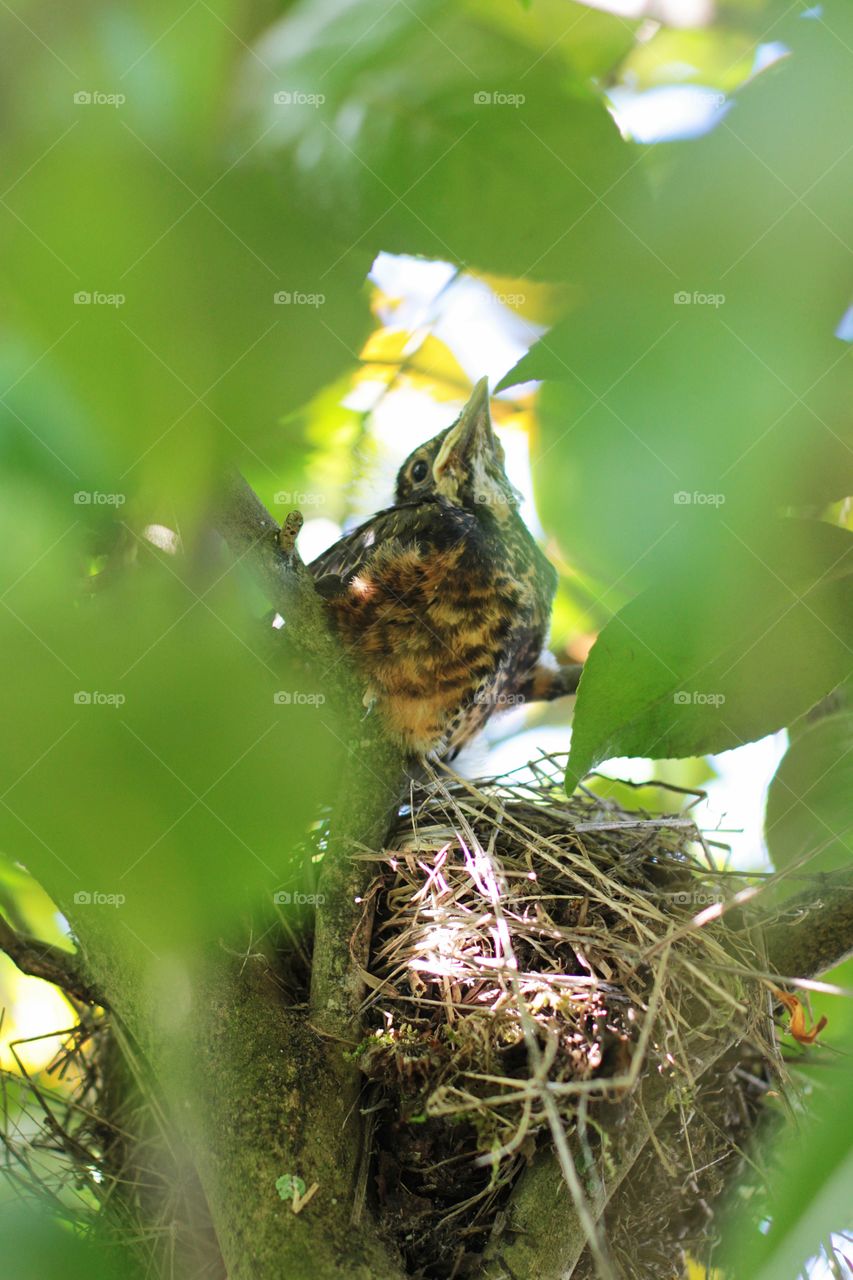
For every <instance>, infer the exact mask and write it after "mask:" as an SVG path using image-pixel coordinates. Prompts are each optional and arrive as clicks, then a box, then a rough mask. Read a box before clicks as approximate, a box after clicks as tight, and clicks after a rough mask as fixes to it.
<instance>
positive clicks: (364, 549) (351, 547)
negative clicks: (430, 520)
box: [308, 502, 440, 584]
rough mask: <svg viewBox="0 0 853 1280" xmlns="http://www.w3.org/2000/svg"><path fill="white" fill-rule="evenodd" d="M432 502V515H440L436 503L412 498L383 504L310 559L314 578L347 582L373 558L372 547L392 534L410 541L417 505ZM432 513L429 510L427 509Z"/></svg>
mask: <svg viewBox="0 0 853 1280" xmlns="http://www.w3.org/2000/svg"><path fill="white" fill-rule="evenodd" d="M433 506H435V508H436V511H435V516H434V518H440V512H439V509H438V504H435V503H424V502H411V503H401V504H400V505H399V506H396V507H386V509H385V510H384V511H378V512H377V513H376V515H375V516H371V517H370V519H369V520H365V522H364V524H360V525H359V526H358V528H357V529H353V530H352V532H351V533H347V534H344V536H343V537H342V538H340V539H339V540H338V541H337V542H335V543H333V545H332V546H331V547H328V548H327V550H325V551H324V552H322V554H321V555H319V556H318V557H317V559H316V560H312V561H311V563H310V564H309V566H308V568H309V569H310V570H311V573H312V574H313V575H314V577H315V578H316V579H318V580H319V579H321V578H326V577H332V578H338V579H340V581H341V583H344V584H345V583H347V582H349V581H350V580H351V579H352V578H354V577H355V575H356V574H357V573H358V572H359V570H360V569H363V568H364V567H365V565H366V563H367V562H368V561H369V560H370V559H371V558H372V555H373V552H374V548H375V547H377V546H379V545H380V544H381V543H383V542H388V541H390V540H391V539H392V538H397V539H399V540H400V542H401V543H403V544H404V545H405V544H407V543H409V542H411V541H412V540H413V539H414V538H415V537H416V534H415V532H414V530H415V528H416V527H418V526H419V525H421V524H422V523H423V521H422V519H421V520H418V518H417V517H418V515H419V514H421V513H419V512H418V508H421V509H424V508H427V507H433ZM429 514H430V515H432V512H430V513H429Z"/></svg>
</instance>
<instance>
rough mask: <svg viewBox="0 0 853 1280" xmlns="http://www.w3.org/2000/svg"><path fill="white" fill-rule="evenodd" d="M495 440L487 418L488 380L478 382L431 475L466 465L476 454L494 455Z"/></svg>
mask: <svg viewBox="0 0 853 1280" xmlns="http://www.w3.org/2000/svg"><path fill="white" fill-rule="evenodd" d="M496 445H497V440H496V437H495V433H494V431H493V430H492V419H491V417H490V415H489V380H488V378H481V379H480V381H479V382H478V383H477V385H476V386H475V388H474V390H473V391H472V392H471V399H470V400H469V401H468V403H467V404H466V406H465V408H464V409H463V410H462V412H461V413H460V415H459V419H458V421H457V422H456V423H455V424H454V426H453V427H452V428H451V430H450V431H448V433H447V436H446V437H445V440H444V443H443V444H442V446H441V449H440V450H439V452H438V456H437V458H436V460H435V463H434V466H433V471H434V474H435V475H436V476H441V475H442V474H443V473H444V472H445V471H446V470H447V468H448V467H450V466H452V465H453V463H454V462H457V463H463V464H464V463H466V462H467V461H468V460H469V459H471V458H474V457H476V456H477V455H478V454H489V453H491V454H493V455H494V454H495V452H496Z"/></svg>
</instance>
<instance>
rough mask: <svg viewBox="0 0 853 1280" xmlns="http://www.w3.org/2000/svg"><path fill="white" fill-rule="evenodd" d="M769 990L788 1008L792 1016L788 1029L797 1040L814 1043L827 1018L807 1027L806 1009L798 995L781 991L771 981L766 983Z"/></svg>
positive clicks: (800, 1042)
mask: <svg viewBox="0 0 853 1280" xmlns="http://www.w3.org/2000/svg"><path fill="white" fill-rule="evenodd" d="M765 985H766V986H767V987H768V988H769V990H770V991H771V992H772V993H773V995H774V996H775V997H776V999H777V1000H779V1001H781V1003H782V1004H783V1005H784V1006H785V1008H786V1009H787V1010H788V1013H789V1015H790V1018H791V1025H790V1027H789V1028H788V1030H789V1031H790V1032H791V1035H792V1036H793V1037H794V1039H795V1040H796V1041H797V1043H798V1044H814V1042H815V1040H817V1038H818V1036H819V1035H820V1033H821V1031H823V1029H824V1027H825V1026H826V1021H827V1020H826V1018H821V1019H820V1020H819V1021H818V1022H816V1023H815V1025H814V1026H813V1027H812V1029H811V1030H810V1031H809V1030H807V1029H806V1027H807V1024H806V1010H805V1007H804V1005H803V1003H802V1001H801V1000H798V999H797V997H796V996H790V995H788V993H787V991H780V990H779V988H778V987H774V986H773V984H772V983H771V982H767V983H765Z"/></svg>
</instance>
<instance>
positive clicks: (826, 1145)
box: [725, 1035, 853, 1280]
mask: <svg viewBox="0 0 853 1280" xmlns="http://www.w3.org/2000/svg"><path fill="white" fill-rule="evenodd" d="M851 1050H853V1040H851V1038H850V1036H849V1035H848V1037H847V1041H846V1044H844V1046H843V1052H842V1054H841V1055H840V1062H837V1063H835V1064H833V1065H832V1066H829V1067H828V1068H827V1067H824V1069H823V1070H822V1071H821V1072H820V1077H821V1078H820V1086H821V1092H820V1093H819V1094H818V1093H816V1092H815V1093H814V1094H813V1095H812V1099H811V1106H810V1107H809V1113H808V1114H807V1115H805V1116H803V1117H802V1120H801V1124H800V1125H799V1131H798V1133H797V1134H796V1135H792V1134H791V1133H790V1132H789V1131H786V1132H784V1133H783V1134H782V1135H780V1137H779V1138H777V1141H776V1149H775V1160H774V1161H773V1166H772V1172H771V1175H770V1200H769V1206H768V1207H769V1214H770V1219H771V1222H770V1227H769V1230H767V1231H766V1232H762V1231H760V1230H758V1228H757V1226H756V1224H755V1223H754V1221H752V1220H751V1215H750V1216H749V1217H747V1215H744V1219H743V1220H742V1221H741V1223H740V1224H739V1227H736V1229H735V1230H734V1231H733V1232H732V1233H728V1232H727V1233H726V1235H727V1245H726V1248H725V1261H726V1264H727V1265H726V1271H727V1273H729V1271H730V1273H731V1275H732V1276H733V1277H735V1278H736V1280H795V1277H797V1276H798V1275H800V1274H801V1268H802V1266H803V1264H804V1263H805V1262H806V1260H807V1259H808V1258H809V1257H812V1256H814V1255H815V1254H816V1253H817V1252H818V1251H819V1249H820V1247H821V1245H822V1244H823V1243H824V1242H825V1241H826V1240H827V1238H828V1237H829V1235H830V1233H831V1232H833V1231H844V1230H846V1229H847V1228H848V1227H849V1222H850V1186H851V1183H853V1151H851V1148H850V1134H851V1133H853V1072H851V1069H850V1066H849V1061H850V1053H851Z"/></svg>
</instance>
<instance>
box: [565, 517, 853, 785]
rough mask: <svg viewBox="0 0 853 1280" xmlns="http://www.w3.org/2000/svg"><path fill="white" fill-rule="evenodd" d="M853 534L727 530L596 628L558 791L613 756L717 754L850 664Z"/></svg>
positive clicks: (783, 717) (813, 527)
mask: <svg viewBox="0 0 853 1280" xmlns="http://www.w3.org/2000/svg"><path fill="white" fill-rule="evenodd" d="M851 574H853V536H851V535H850V534H849V533H847V532H845V531H844V530H842V529H838V528H836V527H834V526H831V525H826V524H820V523H816V522H815V523H808V522H801V521H794V520H789V521H780V522H778V524H776V525H772V526H769V527H768V528H767V529H765V530H764V531H763V536H762V538H761V540H760V541H759V540H758V539H756V538H755V537H752V538H751V540H750V541H749V542H747V541H746V540H745V539H744V538H743V537H742V536H741V535H740V534H739V533H738V532H737V531H736V530H735V529H734V528H730V527H729V526H724V528H723V529H721V530H720V532H719V533H718V534H717V536H716V537H715V538H714V539H709V541H708V543H707V544H706V545H705V547H704V548H703V553H702V554H701V555H700V556H697V558H696V560H695V562H694V563H693V564H692V565H691V566H690V567H689V569H687V570H685V569H684V568H683V567H681V566H679V567H678V568H677V569H676V571H674V572H672V573H665V572H664V573H662V574H661V575H660V577H659V578H658V579H657V580H656V581H655V582H654V583H653V584H652V585H651V586H650V587H649V588H648V589H647V590H646V591H644V592H643V593H642V594H641V595H640V596H639V597H638V598H637V599H636V600H634V601H632V603H631V604H629V605H627V606H626V607H625V608H624V609H622V610H620V612H619V613H618V614H617V615H616V616H615V617H614V618H613V619H612V621H611V622H609V623H608V624H607V626H606V627H605V628H604V630H603V631H602V632H601V635H600V636H599V638H598V641H597V642H596V644H595V645H594V646H593V648H592V650H591V652H590V656H589V658H588V660H587V664H586V668H585V670H584V673H583V677H582V679H581V683H580V688H579V691H578V699H577V705H576V708H575V717H574V729H573V733H572V745H571V753H570V757H569V764H568V769H567V775H566V783H567V787H568V788H569V789H570V790H571V789H572V788H574V787H575V786H576V785H577V783H578V781H579V780H580V779H581V778H582V777H583V775H584V774H585V773H586V772H587V771H588V770H589V769H591V768H593V767H594V766H595V765H596V764H598V763H600V762H601V761H602V760H606V759H609V758H611V757H613V756H622V755H627V756H651V757H652V758H654V759H660V758H666V757H670V756H694V755H702V754H705V753H707V752H718V751H725V750H727V749H729V748H731V747H737V746H740V745H742V744H743V743H744V742H750V741H753V740H754V739H756V738H760V737H762V736H763V735H764V734H767V733H771V732H773V731H774V730H776V729H780V728H782V727H783V726H784V725H786V724H787V723H789V722H790V721H791V720H792V719H794V718H795V717H796V716H798V715H801V714H802V713H803V712H805V711H806V710H808V708H809V707H811V706H813V705H814V704H815V703H816V702H817V701H818V699H819V698H821V697H822V696H823V695H824V694H826V693H827V692H829V691H830V690H831V689H833V688H834V687H835V686H836V685H837V684H838V683H840V681H841V680H843V679H844V678H845V677H846V675H847V674H848V673H849V672H850V670H851V666H853V650H851V648H850V645H849V643H848V642H849V639H850V636H851V634H853V592H851V590H850V585H851V582H850V580H851Z"/></svg>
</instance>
